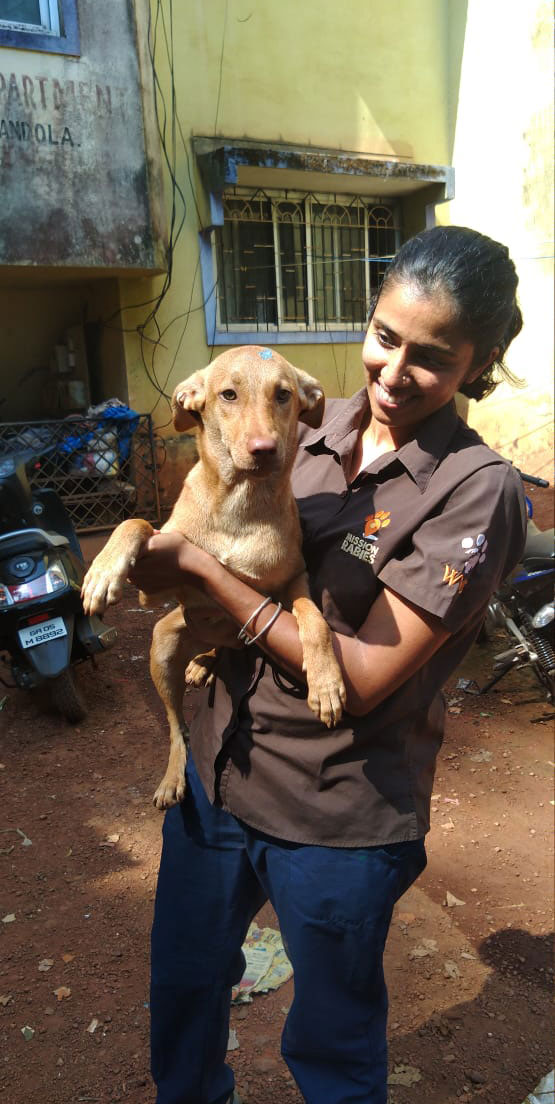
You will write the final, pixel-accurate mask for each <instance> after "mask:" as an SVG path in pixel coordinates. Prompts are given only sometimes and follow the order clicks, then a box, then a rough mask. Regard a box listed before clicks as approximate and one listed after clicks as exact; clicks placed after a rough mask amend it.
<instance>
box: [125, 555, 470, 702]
mask: <svg viewBox="0 0 555 1104" xmlns="http://www.w3.org/2000/svg"><path fill="white" fill-rule="evenodd" d="M130 579H131V582H133V583H135V585H137V586H139V587H140V588H141V589H142V590H146V591H147V592H151V593H152V592H155V591H156V590H161V589H164V590H167V589H171V588H172V587H175V588H176V589H177V590H178V589H179V586H180V585H181V586H183V583H184V582H186V583H188V584H191V585H193V586H195V587H197V588H198V589H199V590H201V591H203V592H204V593H205V594H206V595H207V596H208V597H210V598H211V599H213V600H214V601H216V602H217V603H218V605H220V606H221V607H222V608H223V609H224V610H225V611H226V613H228V614H229V615H230V617H232V618H233V620H234V621H236V623H237V626H238V627H240V626H241V625H244V624H245V622H246V621H247V620H248V619H249V617H250V616H251V615H252V613H253V611H254V610H255V609H256V607H257V606H258V605H259V604H260V595H259V593H258V591H256V590H253V588H252V587H250V586H249V585H248V584H246V583H243V582H241V580H240V579H237V578H236V577H235V576H234V575H231V574H230V573H229V571H227V570H226V568H225V567H223V566H222V564H220V563H219V561H218V560H216V559H214V557H213V556H211V555H210V554H209V553H207V552H204V551H203V550H202V549H200V548H197V547H196V546H195V545H193V544H191V543H190V542H189V541H187V540H185V538H184V537H181V536H179V535H178V534H174V533H171V534H170V533H161V534H157V535H156V536H154V537H152V538H151V539H150V541H149V542H148V545H147V547H146V550H145V553H144V554H143V555H142V556H141V557H140V559H138V560H137V563H136V565H135V567H134V569H133V571H132V573H131V575H130ZM275 609H276V606H275V605H274V604H273V603H271V604H270V605H268V606H266V608H265V609H264V610H262V611H261V612H260V613H259V614H258V616H257V617H255V618H253V619H252V621H250V622H249V635H251V636H254V635H255V634H256V633H259V632H260V631H261V630H262V629H263V627H264V625H266V624H267V623H268V622H269V620H270V618H271V616H272V614H273V613H274V612H275ZM449 635H450V634H449V632H448V630H447V629H445V628H444V627H443V625H442V624H441V622H440V621H439V619H438V618H437V617H434V616H433V615H431V614H428V613H426V612H425V611H423V610H421V609H419V608H418V607H417V606H414V605H412V604H411V603H410V602H407V601H406V600H405V599H402V598H399V597H398V595H396V594H395V593H394V592H393V591H391V590H388V589H387V588H386V589H384V590H383V591H382V593H381V594H380V595H379V597H378V598H377V599H376V601H375V602H374V604H373V606H372V608H371V610H370V613H369V614H368V617H367V618H366V621H365V622H364V624H363V625H362V626H361V628H360V629H359V631H358V633H357V635H356V636H355V637H349V636H343V635H341V634H339V633H332V639H333V646H334V649H335V653H336V655H337V659H338V661H339V664H340V666H341V669H342V673H343V679H344V682H345V686H346V689H347V709H348V711H349V712H350V713H353V714H354V715H355V716H362V715H363V714H365V713H368V712H369V711H370V710H371V709H374V708H375V707H376V706H377V705H379V704H380V702H381V701H383V700H384V699H385V698H386V697H388V696H389V694H391V693H392V692H393V691H394V690H396V689H397V688H398V687H399V686H401V685H402V683H404V682H406V680H407V679H408V678H410V677H411V676H412V675H413V674H415V672H416V671H418V670H419V668H420V667H422V666H423V664H424V663H426V662H427V660H429V659H430V657H431V656H432V655H433V654H434V652H435V651H437V649H438V648H439V647H440V646H441V644H443V642H444V641H445V640H447V638H448V636H449ZM258 643H259V646H260V647H261V648H262V649H263V651H265V652H266V653H267V655H269V656H270V657H271V658H272V659H274V660H275V661H276V663H277V664H278V665H279V666H280V667H281V668H283V669H286V670H288V671H290V672H291V674H293V676H294V677H296V678H298V679H300V680H302V679H303V672H302V649H301V644H300V640H299V634H298V631H297V623H296V621H295V618H294V616H293V615H292V614H290V613H287V612H286V611H285V610H284V611H282V613H281V614H280V616H279V617H278V618H277V620H276V621H275V622H274V624H273V625H272V626H271V628H270V629H269V630H268V632H267V633H263V635H262V637H261V638H260V640H259V641H258Z"/></svg>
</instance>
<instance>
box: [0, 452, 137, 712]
mask: <svg viewBox="0 0 555 1104" xmlns="http://www.w3.org/2000/svg"><path fill="white" fill-rule="evenodd" d="M38 462H39V461H38V459H37V453H36V451H34V450H32V449H26V450H23V451H20V452H17V453H10V454H8V455H4V456H0V653H3V661H4V664H5V665H6V666H7V667H8V668H9V670H10V671H11V674H12V677H13V679H14V681H15V684H16V685H17V686H19V687H20V688H22V689H25V690H32V689H33V688H35V687H37V686H41V685H46V686H47V687H48V689H49V691H50V698H51V701H52V704H53V705H54V706H55V708H57V709H58V711H59V712H60V713H61V714H62V715H63V716H64V717H65V718H66V719H67V720H68V721H71V722H74V723H75V722H77V721H81V720H83V718H84V717H85V716H86V714H87V707H86V704H85V701H84V698H83V696H82V694H81V693H80V691H79V690H78V688H77V686H76V684H75V680H74V677H73V672H72V667H73V666H74V665H75V664H77V663H80V662H83V661H84V660H85V659H88V658H89V657H92V656H94V655H96V654H97V653H99V652H103V651H106V650H107V649H108V648H111V647H112V645H113V644H114V642H115V639H116V635H117V634H116V630H115V629H114V628H113V627H111V626H107V625H104V624H103V622H102V621H101V620H100V618H99V617H95V616H92V617H86V616H85V613H84V611H83V606H82V604H81V584H82V581H83V578H84V575H85V565H84V563H83V556H82V553H81V547H80V545H79V541H78V539H77V535H76V533H75V530H74V528H73V525H72V523H71V520H70V517H69V515H68V514H67V512H66V510H65V507H64V506H63V503H62V501H61V499H60V498H59V497H58V495H57V494H56V492H55V491H54V490H51V489H48V488H41V489H36V490H33V491H32V490H31V487H30V485H29V480H28V477H27V469H28V466H29V464H31V463H35V464H36V463H38ZM1 681H2V682H3V683H4V685H13V684H9V683H6V682H5V680H4V679H1Z"/></svg>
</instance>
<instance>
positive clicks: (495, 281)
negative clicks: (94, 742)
mask: <svg viewBox="0 0 555 1104" xmlns="http://www.w3.org/2000/svg"><path fill="white" fill-rule="evenodd" d="M517 282H518V281H517V276H516V273H515V270H514V266H513V264H512V261H511V260H510V258H509V255H508V252H507V250H506V248H505V247H504V246H501V245H499V244H498V243H496V242H493V241H491V240H490V239H489V238H485V237H483V236H482V235H480V234H478V233H476V232H474V231H472V230H467V229H462V228H457V227H449V228H435V229H432V230H428V231H426V232H424V233H422V234H419V235H418V236H417V237H415V238H413V239H411V240H410V241H409V242H407V243H406V244H405V245H404V246H403V247H402V249H401V250H400V252H399V253H398V255H397V257H396V258H395V259H394V261H393V262H392V264H391V265H390V267H389V269H388V271H387V274H386V278H385V280H384V283H383V286H382V288H381V290H380V293H379V295H378V297H377V302H376V303H375V305H374V309H373V312H372V315H371V319H370V323H369V328H368V332H367V335H366V339H365V341H364V346H363V352H362V359H363V365H364V372H365V386H364V388H363V389H362V390H361V391H360V392H359V393H358V394H356V395H354V396H353V397H352V398H350V399H346V400H332V401H330V402H329V403H328V404H327V407H326V416H325V419H324V424H323V425H322V427H321V428H320V429H318V430H306V431H304V432H303V434H302V436H301V440H300V447H299V453H298V459H297V462H296V466H295V470H294V489H295V494H296V497H297V500H298V503H299V509H300V513H301V518H302V523H303V534H304V553H305V559H306V563H307V567H308V571H309V574H310V578H311V586H312V592H313V596H314V597H315V599H316V601H317V602H318V603H319V604H320V606H321V608H322V610H323V613H324V616H325V618H326V620H327V621H328V623H329V625H330V627H331V629H332V632H333V640H334V647H335V650H336V654H337V656H338V659H339V662H340V664H341V667H342V671H343V677H344V681H345V685H346V688H347V712H346V713H345V715H344V717H343V718H342V720H341V721H340V723H339V724H338V725H337V726H336V728H335V729H333V730H332V731H331V732H328V730H327V729H325V728H324V727H323V726H322V725H321V724H320V723H319V722H318V721H317V719H316V718H315V717H314V715H313V714H312V713H311V712H310V710H309V709H308V707H307V704H306V700H305V698H306V691H305V690H304V687H303V676H302V656H301V648H300V644H299V637H298V633H297V628H296V622H295V619H294V617H293V616H292V615H291V614H290V613H288V612H285V611H284V612H282V613H280V614H279V616H277V617H274V614H275V612H276V609H277V606H276V605H275V604H274V603H273V602H272V603H270V604H269V605H268V606H266V607H265V608H264V609H262V610H260V612H255V611H256V610H257V607H259V604H260V596H259V595H258V594H257V593H256V592H255V591H253V590H252V589H251V588H250V587H249V586H247V585H245V584H244V583H242V582H241V581H239V580H238V579H236V578H234V577H233V576H231V575H229V574H228V573H227V571H226V569H225V568H224V567H223V566H222V565H221V564H219V563H218V562H217V561H215V560H214V559H213V558H212V557H211V556H209V555H208V554H207V553H205V552H203V551H201V550H200V549H197V548H195V547H194V546H193V545H191V544H190V543H189V542H188V541H186V540H184V539H182V538H181V537H178V536H176V535H175V534H172V535H169V534H167V535H164V536H156V537H154V538H153V539H152V540H151V541H150V544H149V547H148V550H147V552H146V554H145V555H144V557H143V558H141V560H140V561H139V562H138V564H137V566H136V569H135V570H134V573H133V576H132V581H134V582H136V583H137V585H140V586H141V587H144V589H145V590H148V591H152V590H153V589H156V588H157V587H163V588H164V589H167V587H168V584H173V583H175V584H177V583H178V582H179V581H182V580H183V578H184V577H187V578H188V579H189V580H190V581H194V583H195V585H197V586H200V587H201V588H203V589H204V590H205V592H206V593H207V594H208V595H210V597H211V598H214V599H216V601H217V602H218V603H219V604H220V605H221V606H222V607H223V608H224V609H225V610H226V611H227V612H228V613H229V614H230V615H231V617H232V618H233V619H234V620H235V621H236V623H237V626H238V628H240V627H241V626H246V632H247V634H248V635H249V636H250V637H251V638H252V637H254V636H255V635H257V634H260V635H259V640H258V649H259V650H257V648H256V647H255V648H248V649H244V650H242V651H239V650H237V651H232V650H227V651H225V652H224V653H223V657H222V661H221V663H220V666H219V669H218V678H217V680H216V684H215V688H214V689H213V690H212V691H211V692H210V693H209V694H207V695H206V696H205V698H204V699H203V704H202V705H201V707H200V709H199V711H198V713H197V716H196V718H195V722H194V725H193V728H192V730H191V734H190V737H191V751H192V758H191V759H190V762H189V765H188V774H187V777H188V788H187V795H186V798H185V801H184V803H183V805H182V806H180V807H177V808H174V809H172V810H171V811H170V812H169V813H168V814H167V816H166V820H165V825H164V846H163V853H162V862H161V869H160V877H159V883H158V893H157V901H156V910H155V920H154V928H153V937H152V993H151V998H152V999H151V1008H152V1046H153V1074H154V1079H155V1081H156V1083H157V1086H158V1097H157V1101H158V1104H226V1102H227V1101H231V1100H232V1099H233V1075H232V1071H231V1070H230V1068H229V1067H228V1066H227V1065H226V1064H225V1054H226V1047H227V1037H228V1023H229V1004H230V992H231V986H232V985H233V984H234V983H236V982H238V980H239V978H240V976H241V973H242V969H243V958H242V954H241V943H242V941H243V939H244V937H245V934H246V931H247V928H248V926H249V923H250V921H251V920H252V918H253V917H254V915H255V914H256V912H257V911H258V910H259V908H260V907H261V905H262V904H263V903H264V901H266V900H267V899H268V898H269V899H270V900H271V901H272V904H273V906H274V908H275V910H276V913H277V916H278V919H279V923H280V928H281V932H282V935H283V938H284V942H285V945H286V947H287V951H288V954H289V956H290V958H291V961H292V964H293V967H294V975H295V999H294V1002H293V1005H292V1007H291V1010H290V1012H289V1015H288V1018H287V1022H286V1025H285V1030H284V1034H283V1047H282V1050H283V1055H284V1058H285V1060H286V1062H287V1064H288V1066H289V1068H290V1070H291V1072H292V1074H293V1076H294V1078H295V1080H296V1082H297V1084H298V1086H299V1088H300V1090H301V1092H302V1094H303V1097H304V1099H305V1100H306V1101H307V1102H308V1104H355V1102H359V1104H362V1102H364V1104H370V1102H371V1104H384V1102H385V1100H386V1095H387V1089H386V1080H387V1050H386V1016H387V994H386V987H385V982H384V976H383V968H382V956H383V949H384V944H385V939H386V936H387V931H388V927H389V923H390V919H391V914H392V910H393V906H394V904H395V902H396V901H397V900H398V899H399V897H400V896H401V894H402V893H404V892H405V890H406V889H407V888H408V887H409V885H411V883H412V882H413V881H414V879H415V878H416V877H417V876H418V875H419V874H420V873H421V871H422V870H423V869H424V867H425V864H426V857H425V849H424V836H425V834H426V832H427V830H428V828H429V808H430V796H431V791H432V782H433V775H434V767H435V759H436V755H437V752H438V750H439V748H440V746H441V741H442V724H443V699H442V696H441V693H440V688H441V686H442V685H443V683H444V682H445V680H446V679H447V678H448V677H449V675H450V674H451V673H452V672H453V670H454V669H455V667H456V666H457V664H458V663H460V661H461V659H462V657H463V656H464V654H465V652H466V651H467V649H468V648H469V647H470V645H471V643H472V641H473V640H474V638H475V636H476V633H477V631H478V628H479V626H480V623H481V621H482V618H483V615H484V610H485V607H486V604H487V601H488V598H489V596H490V594H491V593H492V591H493V590H494V589H495V588H496V586H497V585H498V583H499V581H500V580H501V578H502V577H503V576H504V575H505V574H506V573H507V572H508V571H509V570H510V569H511V568H512V566H513V565H514V564H515V563H516V562H517V560H518V558H519V555H520V553H521V550H522V547H523V542H524V534H525V524H526V523H525V513H524V507H523V496H522V492H521V487H520V481H519V478H518V475H517V474H516V473H515V472H514V470H513V469H512V468H511V466H510V465H509V464H508V463H507V462H506V461H504V460H502V459H501V458H500V457H499V456H497V454H496V453H494V452H492V451H491V450H490V449H489V448H487V446H486V445H485V444H484V443H483V442H482V441H481V439H480V438H479V437H478V436H477V434H475V433H474V432H473V431H472V430H470V429H468V428H467V427H466V426H465V425H464V424H463V423H462V422H461V421H460V420H459V419H458V417H457V414H456V411H455V406H454V401H453V400H454V395H455V393H456V392H457V391H461V392H462V393H463V394H466V395H469V396H471V397H474V398H477V399H480V398H481V397H483V395H485V394H488V393H489V392H490V391H491V390H492V389H493V387H494V386H495V384H496V368H497V371H499V369H501V373H503V367H502V357H503V355H504V353H505V351H506V349H507V348H508V346H509V344H510V342H511V340H512V339H513V337H515V336H516V334H517V333H518V332H519V330H520V328H521V325H522V320H521V315H520V311H519V308H518V306H517V303H516V287H517ZM265 626H268V628H267V629H266V630H265ZM253 653H255V654H254V655H253Z"/></svg>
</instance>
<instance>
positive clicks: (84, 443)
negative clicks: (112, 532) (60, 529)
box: [0, 412, 160, 533]
mask: <svg viewBox="0 0 555 1104" xmlns="http://www.w3.org/2000/svg"><path fill="white" fill-rule="evenodd" d="M129 414H130V416H125V415H124V416H115V417H110V416H109V413H103V414H101V415H99V416H94V417H73V416H72V417H70V418H64V419H62V420H59V421H50V420H48V421H43V422H0V456H2V455H5V454H6V453H8V452H10V453H12V452H21V451H23V450H28V449H32V450H33V452H34V454H35V455H34V456H33V458H32V460H31V461H30V463H29V464H28V466H27V472H28V476H29V482H30V484H31V486H32V487H36V488H39V487H51V488H53V489H54V490H55V491H57V492H58V494H59V496H60V498H61V499H62V502H63V503H64V506H65V508H66V510H67V511H68V513H69V515H70V517H71V520H72V522H73V524H74V526H75V528H76V530H77V531H78V532H79V533H91V532H94V531H95V530H99V529H111V528H113V527H114V526H115V525H118V524H119V522H120V521H123V520H124V519H125V518H128V517H133V516H135V517H141V518H145V519H146V520H147V521H150V522H152V523H154V524H158V525H159V524H160V500H159V494H158V478H157V467H156V450H155V440H154V433H153V430H152V419H151V417H150V414H134V413H132V412H129ZM131 414H132V416H131Z"/></svg>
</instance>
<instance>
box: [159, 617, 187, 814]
mask: <svg viewBox="0 0 555 1104" xmlns="http://www.w3.org/2000/svg"><path fill="white" fill-rule="evenodd" d="M198 651H199V647H198V642H196V641H195V640H193V637H192V635H191V633H190V632H189V630H188V629H187V626H186V624H185V619H184V616H183V609H182V607H181V606H178V607H177V609H174V610H171V612H170V613H168V614H166V616H165V617H163V618H162V619H161V620H160V621H158V622H157V624H156V625H155V627H154V633H153V637H152V646H151V649H150V673H151V675H152V680H153V682H154V685H155V687H156V689H157V691H158V693H159V695H160V697H161V699H162V701H163V703H164V706H165V709H166V714H167V718H168V722H169V726H170V755H169V759H168V766H167V769H166V773H165V775H164V777H163V779H162V781H161V782H160V785H159V786H158V789H157V790H156V793H155V794H154V797H153V802H154V804H155V805H156V808H157V809H169V808H170V806H172V805H176V804H177V802H179V801H182V800H183V797H184V796H185V763H186V761H187V751H186V748H185V736H186V734H187V726H186V724H185V719H184V717H183V694H184V691H185V668H186V666H187V664H188V662H189V660H190V659H191V656H193V655H196V654H197V652H198Z"/></svg>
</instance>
